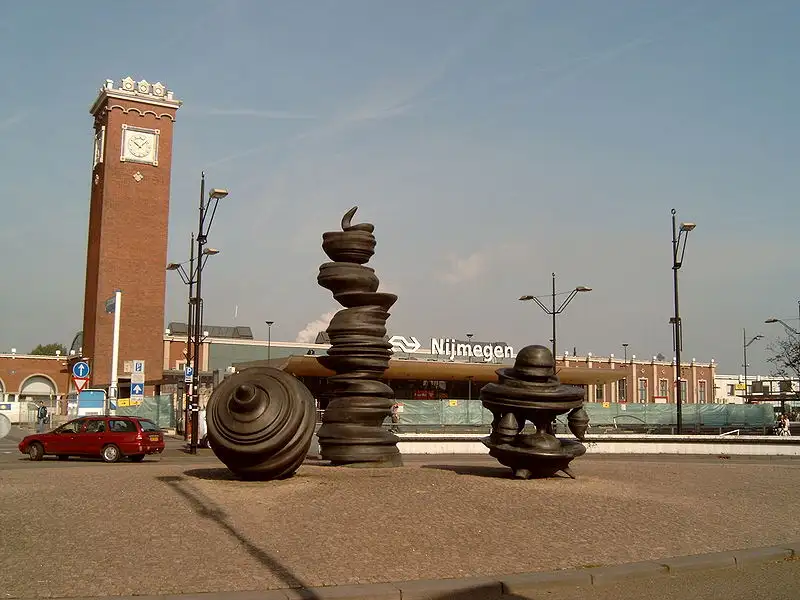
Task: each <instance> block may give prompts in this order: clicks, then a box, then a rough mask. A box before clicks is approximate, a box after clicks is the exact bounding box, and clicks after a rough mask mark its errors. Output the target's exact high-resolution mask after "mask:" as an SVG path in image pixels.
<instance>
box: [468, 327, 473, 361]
mask: <svg viewBox="0 0 800 600" xmlns="http://www.w3.org/2000/svg"><path fill="white" fill-rule="evenodd" d="M472 335H473V334H471V333H468V334H467V343H468V344H469V345H470V346H472ZM467 362H472V352H471V351H470V352H467Z"/></svg>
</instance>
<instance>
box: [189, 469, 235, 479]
mask: <svg viewBox="0 0 800 600" xmlns="http://www.w3.org/2000/svg"><path fill="white" fill-rule="evenodd" d="M183 473H184V474H185V475H187V476H189V477H195V478H197V479H207V480H210V481H242V479H241V478H239V477H237V476H236V475H235V474H234V473H233V471H231V470H230V469H228V468H227V467H215V468H213V469H189V470H188V471H184V472H183Z"/></svg>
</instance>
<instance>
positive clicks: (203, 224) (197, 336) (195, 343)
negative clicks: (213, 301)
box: [167, 173, 228, 454]
mask: <svg viewBox="0 0 800 600" xmlns="http://www.w3.org/2000/svg"><path fill="white" fill-rule="evenodd" d="M205 189H206V174H205V173H201V174H200V218H199V222H198V226H197V238H195V241H196V243H197V265H196V266H193V265H192V264H191V263H192V262H193V261H192V260H190V268H189V274H187V273H186V271H185V270H184V269H183V267H182V265H180V264H171V265H169V266H168V267H167V268H168V269H170V270H176V271H178V273H180V274H181V278H182V279H183V280H184V282H185V283H187V284H189V286H190V294H189V298H190V300H189V317H190V323H189V327H188V330H189V333H188V338H189V339H188V342H189V344H188V346H189V355H190V356H191V363H192V378H191V379H192V382H191V383H192V387H191V394H190V400H189V411H190V414H191V424H192V436H191V440H190V442H189V453H190V454H197V443H198V428H199V426H200V343H201V334H202V331H203V295H202V287H203V268H204V267H205V264H206V261H207V260H208V257H209V256H212V255H214V254H217V253H218V252H219V251H218V250H215V249H214V248H206V247H205V245H206V242H207V241H208V233H209V231H210V230H211V224H212V223H213V221H214V215H215V214H216V213H217V206H218V204H219V201H220V200H221V199H222V198H225V197H226V196H227V195H228V190H224V189H220V188H213V189H212V190H211V191H210V192H209V193H208V200H206V191H205ZM193 256H194V255H193ZM192 288H194V295H193V296H192V294H191V289H192ZM187 364H188V356H187Z"/></svg>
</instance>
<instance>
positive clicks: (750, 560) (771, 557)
mask: <svg viewBox="0 0 800 600" xmlns="http://www.w3.org/2000/svg"><path fill="white" fill-rule="evenodd" d="M797 558H800V540H798V541H795V542H789V543H787V544H779V545H777V546H767V547H763V548H747V549H743V550H733V551H727V552H713V553H710V554H694V555H690V556H678V557H673V558H665V559H660V560H651V561H644V562H635V563H627V564H621V565H613V566H608V567H591V568H585V569H580V568H579V569H564V570H559V571H547V572H538V573H522V574H518V575H505V576H494V577H469V578H465V579H431V580H418V581H398V582H392V583H370V584H362V585H337V586H329V587H316V588H301V589H277V590H266V591H263V592H256V591H252V592H202V593H196V594H181V595H169V596H165V595H158V596H114V597H113V598H112V597H109V598H107V599H105V600H503V598H506V597H507V595H513V597H514V598H540V597H542V592H547V591H549V590H553V589H558V588H564V587H570V586H571V587H575V586H600V585H604V584H609V583H617V582H620V581H626V580H634V579H649V578H656V577H669V576H671V575H677V574H679V573H686V572H690V571H703V570H714V569H741V568H744V567H746V566H748V567H749V566H754V565H759V564H763V563H771V562H778V561H781V560H788V559H797ZM71 600H103V599H100V598H97V597H93V598H86V597H80V598H72V599H71Z"/></svg>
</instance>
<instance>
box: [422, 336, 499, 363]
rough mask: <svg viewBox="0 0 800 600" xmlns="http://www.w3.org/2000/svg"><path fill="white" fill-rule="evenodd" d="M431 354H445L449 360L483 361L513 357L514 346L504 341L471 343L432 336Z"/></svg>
mask: <svg viewBox="0 0 800 600" xmlns="http://www.w3.org/2000/svg"><path fill="white" fill-rule="evenodd" d="M431 354H437V355H439V356H446V357H447V358H449V359H450V360H454V359H455V358H456V357H459V358H473V357H474V358H479V359H482V360H483V362H492V361H493V360H494V359H497V358H514V348H512V347H511V346H509V345H508V344H504V343H494V344H486V343H480V344H473V343H472V342H461V341H457V340H455V339H454V338H432V339H431Z"/></svg>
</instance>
